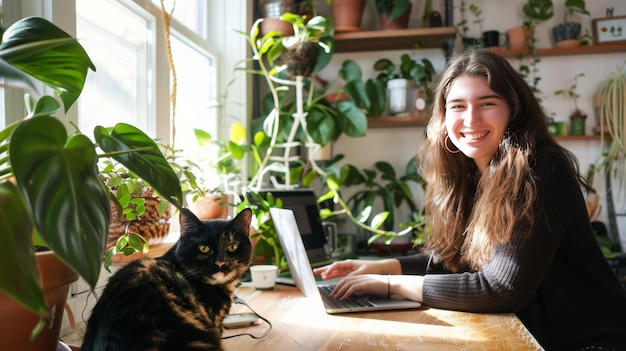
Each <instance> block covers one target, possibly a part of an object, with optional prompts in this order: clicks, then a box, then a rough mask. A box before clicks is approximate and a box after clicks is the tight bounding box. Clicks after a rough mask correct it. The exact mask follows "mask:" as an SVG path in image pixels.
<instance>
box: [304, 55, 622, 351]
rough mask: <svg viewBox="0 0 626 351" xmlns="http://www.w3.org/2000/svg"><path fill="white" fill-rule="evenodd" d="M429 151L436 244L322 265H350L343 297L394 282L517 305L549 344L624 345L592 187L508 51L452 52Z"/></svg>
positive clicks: (476, 308)
mask: <svg viewBox="0 0 626 351" xmlns="http://www.w3.org/2000/svg"><path fill="white" fill-rule="evenodd" d="M450 141H452V142H453V143H454V145H455V146H457V147H458V150H460V151H459V152H457V150H453V149H451V145H449V143H450ZM419 160H420V162H421V167H422V172H421V174H422V176H423V178H424V180H425V183H426V184H427V186H426V194H425V200H424V208H425V212H426V215H427V216H428V218H429V220H428V222H429V225H430V231H431V235H430V238H428V239H427V241H426V244H425V252H423V253H418V254H416V255H412V256H406V257H398V258H392V259H386V260H379V261H341V262H335V263H333V264H332V265H330V266H327V267H322V268H319V269H316V270H315V272H316V273H318V274H321V275H322V276H323V277H327V278H334V277H338V276H341V275H347V276H346V277H345V278H344V279H343V280H341V281H340V282H339V283H338V284H337V287H336V288H335V291H334V293H335V296H336V297H339V298H346V297H348V296H350V295H351V294H353V293H355V292H369V293H376V292H378V293H380V292H381V291H387V289H388V288H389V292H390V293H391V294H400V295H402V296H405V297H407V298H410V299H414V300H417V301H420V302H422V304H423V305H425V306H429V307H433V308H441V309H449V310H455V311H469V312H477V313H502V312H509V313H515V314H516V315H517V316H518V318H519V319H520V320H521V321H522V322H523V323H524V325H525V326H526V327H527V328H528V330H529V331H530V332H531V333H532V334H533V336H534V337H535V338H536V339H537V340H538V341H539V343H540V344H541V345H542V347H544V348H545V349H547V350H561V349H567V350H570V349H571V350H584V349H594V348H596V347H601V348H602V349H604V350H622V349H623V347H622V346H623V340H626V320H625V319H624V315H626V291H624V289H623V287H622V286H621V284H620V282H619V281H618V279H617V277H616V276H615V273H614V272H613V271H612V270H611V268H610V267H609V265H608V262H607V260H606V259H605V258H604V256H603V254H602V251H601V250H600V248H599V246H598V243H597V240H596V238H595V235H594V232H593V230H592V228H591V224H590V222H589V216H588V214H587V208H586V205H585V201H584V197H583V193H582V191H581V189H583V190H585V191H591V190H592V189H591V188H590V187H589V185H588V183H587V182H586V180H585V179H584V178H583V177H581V176H580V174H579V169H578V164H577V161H576V158H575V157H574V155H573V154H571V153H570V152H568V151H567V150H566V149H564V148H563V147H561V146H560V145H559V144H557V143H556V141H555V140H554V139H553V138H552V137H551V136H550V135H549V133H548V129H547V125H546V116H545V115H544V113H543V111H542V109H541V106H540V105H539V102H538V101H537V99H536V98H535V95H534V93H533V91H532V90H531V88H530V87H529V85H528V84H527V83H526V82H525V81H524V80H523V78H522V77H521V76H520V75H519V74H518V73H517V72H516V71H515V70H514V69H513V68H512V67H511V65H510V64H509V63H508V62H507V61H506V59H505V58H503V57H501V56H499V55H497V54H495V53H493V52H491V51H489V50H487V49H476V50H470V51H466V52H463V53H461V54H459V56H458V57H455V58H454V59H453V60H452V61H451V63H450V65H449V66H448V67H447V68H446V70H445V71H444V72H443V73H442V74H441V76H440V77H439V81H438V84H437V89H436V93H435V98H434V103H433V115H432V117H431V119H430V121H429V123H428V126H427V138H426V140H425V142H424V144H423V145H422V148H421V149H420V153H419ZM581 253H584V254H581ZM389 274H391V279H390V281H386V279H384V278H383V279H381V276H382V277H384V276H387V275H389ZM400 275H401V276H400ZM581 300H585V301H591V302H590V303H591V304H592V305H593V306H592V307H591V308H585V309H584V310H581V309H579V308H575V306H578V305H579V303H580V301H581ZM596 349H597V348H596Z"/></svg>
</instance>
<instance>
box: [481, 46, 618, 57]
mask: <svg viewBox="0 0 626 351" xmlns="http://www.w3.org/2000/svg"><path fill="white" fill-rule="evenodd" d="M491 50H492V51H493V52H495V53H498V54H500V55H502V56H504V57H517V56H518V55H528V50H502V49H499V48H492V49H491ZM615 52H626V44H600V45H589V46H568V47H561V48H537V50H536V51H535V55H536V56H544V57H545V56H565V55H591V54H605V53H615Z"/></svg>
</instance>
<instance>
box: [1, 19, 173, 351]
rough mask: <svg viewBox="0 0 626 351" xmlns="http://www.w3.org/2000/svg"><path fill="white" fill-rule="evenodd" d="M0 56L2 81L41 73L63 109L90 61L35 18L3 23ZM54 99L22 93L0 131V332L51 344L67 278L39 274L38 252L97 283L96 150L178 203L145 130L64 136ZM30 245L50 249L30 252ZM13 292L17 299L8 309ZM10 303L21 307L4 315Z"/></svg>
mask: <svg viewBox="0 0 626 351" xmlns="http://www.w3.org/2000/svg"><path fill="white" fill-rule="evenodd" d="M0 58H1V59H2V60H0V74H1V75H2V77H3V78H4V79H5V84H7V85H9V84H10V85H11V86H20V87H25V88H29V89H33V88H34V87H35V86H36V85H35V82H36V81H40V82H43V83H45V84H46V85H48V86H50V87H51V88H53V89H54V91H55V92H56V93H57V94H58V95H59V97H60V98H61V101H62V102H63V108H64V109H65V111H67V109H69V107H70V106H71V105H72V104H73V103H74V102H75V101H76V99H77V98H78V97H79V95H80V92H81V90H82V87H83V84H84V81H85V77H86V74H87V70H88V69H89V68H91V69H95V67H94V65H93V63H92V62H91V60H90V58H89V56H88V55H87V53H86V52H85V51H84V50H83V48H82V47H81V46H80V44H78V42H77V41H76V40H75V39H73V38H72V37H71V36H69V35H68V34H67V33H65V32H63V31H62V30H61V29H60V28H58V27H57V26H55V25H54V24H52V23H50V22H48V21H46V20H44V19H42V18H37V17H29V18H25V19H23V20H20V21H18V22H16V23H15V24H13V25H11V26H10V27H9V28H8V29H7V30H6V32H5V33H4V36H3V41H2V43H1V44H0ZM60 108H61V105H60V104H59V102H57V100H56V99H54V98H53V97H51V96H43V97H42V98H40V99H39V100H38V101H35V99H33V98H28V99H27V109H28V115H27V118H25V119H22V120H19V121H17V122H15V123H13V124H11V125H9V126H7V127H6V128H5V129H4V130H2V131H0V146H1V147H0V149H2V150H3V152H4V155H5V157H3V158H2V160H1V161H0V162H1V163H0V169H1V170H2V171H1V172H0V174H1V177H0V179H1V180H0V194H2V195H1V196H0V198H1V201H0V203H1V206H2V213H3V214H4V215H3V216H2V218H0V228H1V230H0V232H1V233H0V236H1V238H2V242H3V244H2V245H0V246H1V247H2V254H3V257H4V262H5V264H3V265H2V267H0V290H2V294H0V295H2V296H3V298H5V299H4V300H3V301H2V306H3V308H2V313H1V314H2V316H1V317H0V335H1V336H0V337H1V338H2V340H3V342H5V343H7V345H11V346H12V347H15V348H16V349H23V350H27V349H28V350H38V349H42V350H51V349H54V348H55V347H56V343H57V341H58V337H59V335H58V333H59V330H60V323H61V319H62V318H61V316H62V313H63V306H64V303H65V298H66V297H67V292H68V288H69V283H70V282H68V281H65V282H61V281H57V282H55V283H53V284H52V285H50V284H49V283H46V281H45V280H46V276H45V275H44V274H45V273H44V272H45V269H46V268H51V267H50V266H49V265H50V263H49V261H46V262H45V263H43V264H38V260H39V258H40V256H46V257H49V256H54V257H56V258H58V260H57V261H60V262H62V263H63V264H62V265H61V267H63V266H66V267H68V268H69V271H68V272H70V273H69V274H67V273H65V274H62V276H70V277H72V276H73V279H75V278H76V276H75V275H73V273H71V272H75V273H76V274H78V275H79V276H81V277H82V278H83V279H84V280H85V281H86V282H87V283H88V284H89V285H91V286H92V287H93V286H95V284H96V281H97V279H98V275H99V273H100V269H101V265H102V260H103V254H104V248H105V242H106V237H107V233H108V227H109V223H110V219H111V213H110V203H109V191H108V189H107V187H106V186H105V185H104V184H102V183H101V182H100V180H99V178H98V169H97V166H96V165H97V159H98V157H100V156H111V157H114V158H115V159H117V160H118V161H119V162H121V163H123V164H124V165H125V166H127V167H128V169H130V170H132V171H133V172H135V173H137V174H140V175H141V176H142V177H144V179H146V180H148V181H149V182H150V184H151V185H152V186H153V187H154V188H155V189H157V190H158V191H159V193H161V194H163V195H164V196H165V197H166V198H167V199H168V200H170V201H172V202H173V203H174V204H175V205H176V206H180V203H181V202H182V192H181V190H180V184H179V183H178V180H177V179H176V175H175V174H174V172H173V170H172V169H171V168H170V167H169V165H168V163H167V161H166V160H165V158H164V157H163V155H162V153H161V152H160V150H159V148H158V146H157V145H156V144H155V143H154V141H153V140H152V139H151V138H150V137H148V136H147V135H146V134H145V133H143V132H142V131H140V130H138V129H136V128H134V127H132V126H129V125H126V124H118V125H116V126H115V127H113V128H103V127H96V129H95V130H94V139H95V140H96V143H97V144H94V143H93V142H92V141H91V140H90V139H89V138H88V137H87V136H85V135H84V134H81V133H80V132H76V133H74V134H72V135H69V136H68V134H67V131H66V127H65V125H64V124H63V122H61V120H59V118H56V117H54V114H55V113H56V112H57V111H58V110H59V109H60ZM98 148H99V149H98ZM98 150H103V151H104V152H105V153H106V154H98V153H97V151H98ZM33 239H34V241H33ZM34 244H37V245H41V246H45V247H47V248H49V250H51V251H49V252H48V253H45V254H35V245H34ZM53 260H54V259H53ZM38 267H39V268H41V269H42V271H39V270H38ZM61 271H63V270H62V269H61ZM71 279H72V278H70V281H71ZM42 281H43V283H41V282H42ZM42 286H43V287H44V288H45V289H47V288H48V287H50V286H54V287H61V290H60V291H57V292H56V294H55V296H56V297H57V298H60V299H61V300H59V301H52V300H49V299H48V297H46V296H44V291H43V290H42ZM7 297H8V299H6V298H7ZM10 301H12V302H16V305H19V307H18V308H15V309H14V308H10V307H9V306H10ZM10 312H11V313H18V312H23V313H25V314H26V316H23V315H21V316H18V315H14V314H13V315H8V316H7V315H5V313H10ZM7 318H8V320H7ZM18 322H25V323H26V326H25V328H26V330H15V329H13V328H14V327H16V326H17V324H18ZM47 323H48V324H49V325H48V326H47V327H46V328H44V326H45V324H47ZM31 331H32V338H33V341H32V343H31V340H30V339H29V334H31ZM40 332H41V333H40ZM21 342H24V343H25V344H24V345H20V344H19V343H21Z"/></svg>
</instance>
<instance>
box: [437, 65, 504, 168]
mask: <svg viewBox="0 0 626 351" xmlns="http://www.w3.org/2000/svg"><path fill="white" fill-rule="evenodd" d="M510 114H511V109H510V108H509V106H508V105H507V103H506V102H505V101H504V99H502V98H501V97H500V96H499V95H498V94H497V93H495V92H494V91H493V90H491V88H490V87H489V84H488V82H487V79H486V78H485V77H472V76H462V77H459V78H457V79H455V80H454V81H453V82H452V84H451V85H450V91H449V93H448V97H447V99H446V130H447V131H448V136H449V137H450V141H451V142H452V143H453V144H454V145H455V146H456V147H457V148H458V149H459V150H461V151H462V152H463V153H464V154H465V155H466V156H467V157H470V158H472V159H473V160H474V162H475V163H476V165H477V166H478V169H480V170H484V169H485V168H486V167H487V165H488V163H489V160H490V159H491V158H492V156H493V154H495V152H496V151H497V150H498V147H499V145H500V141H501V140H502V138H503V137H504V132H505V131H506V128H507V126H508V123H509V115H510Z"/></svg>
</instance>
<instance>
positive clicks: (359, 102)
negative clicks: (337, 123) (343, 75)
mask: <svg viewBox="0 0 626 351" xmlns="http://www.w3.org/2000/svg"><path fill="white" fill-rule="evenodd" d="M344 90H345V92H346V94H347V95H348V97H349V98H350V100H352V101H353V102H354V103H355V104H356V106H357V107H359V108H361V109H365V110H369V109H370V105H371V104H370V99H369V97H368V94H367V91H366V89H365V83H363V82H362V81H360V80H351V81H348V82H347V83H346V85H345V86H344Z"/></svg>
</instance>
